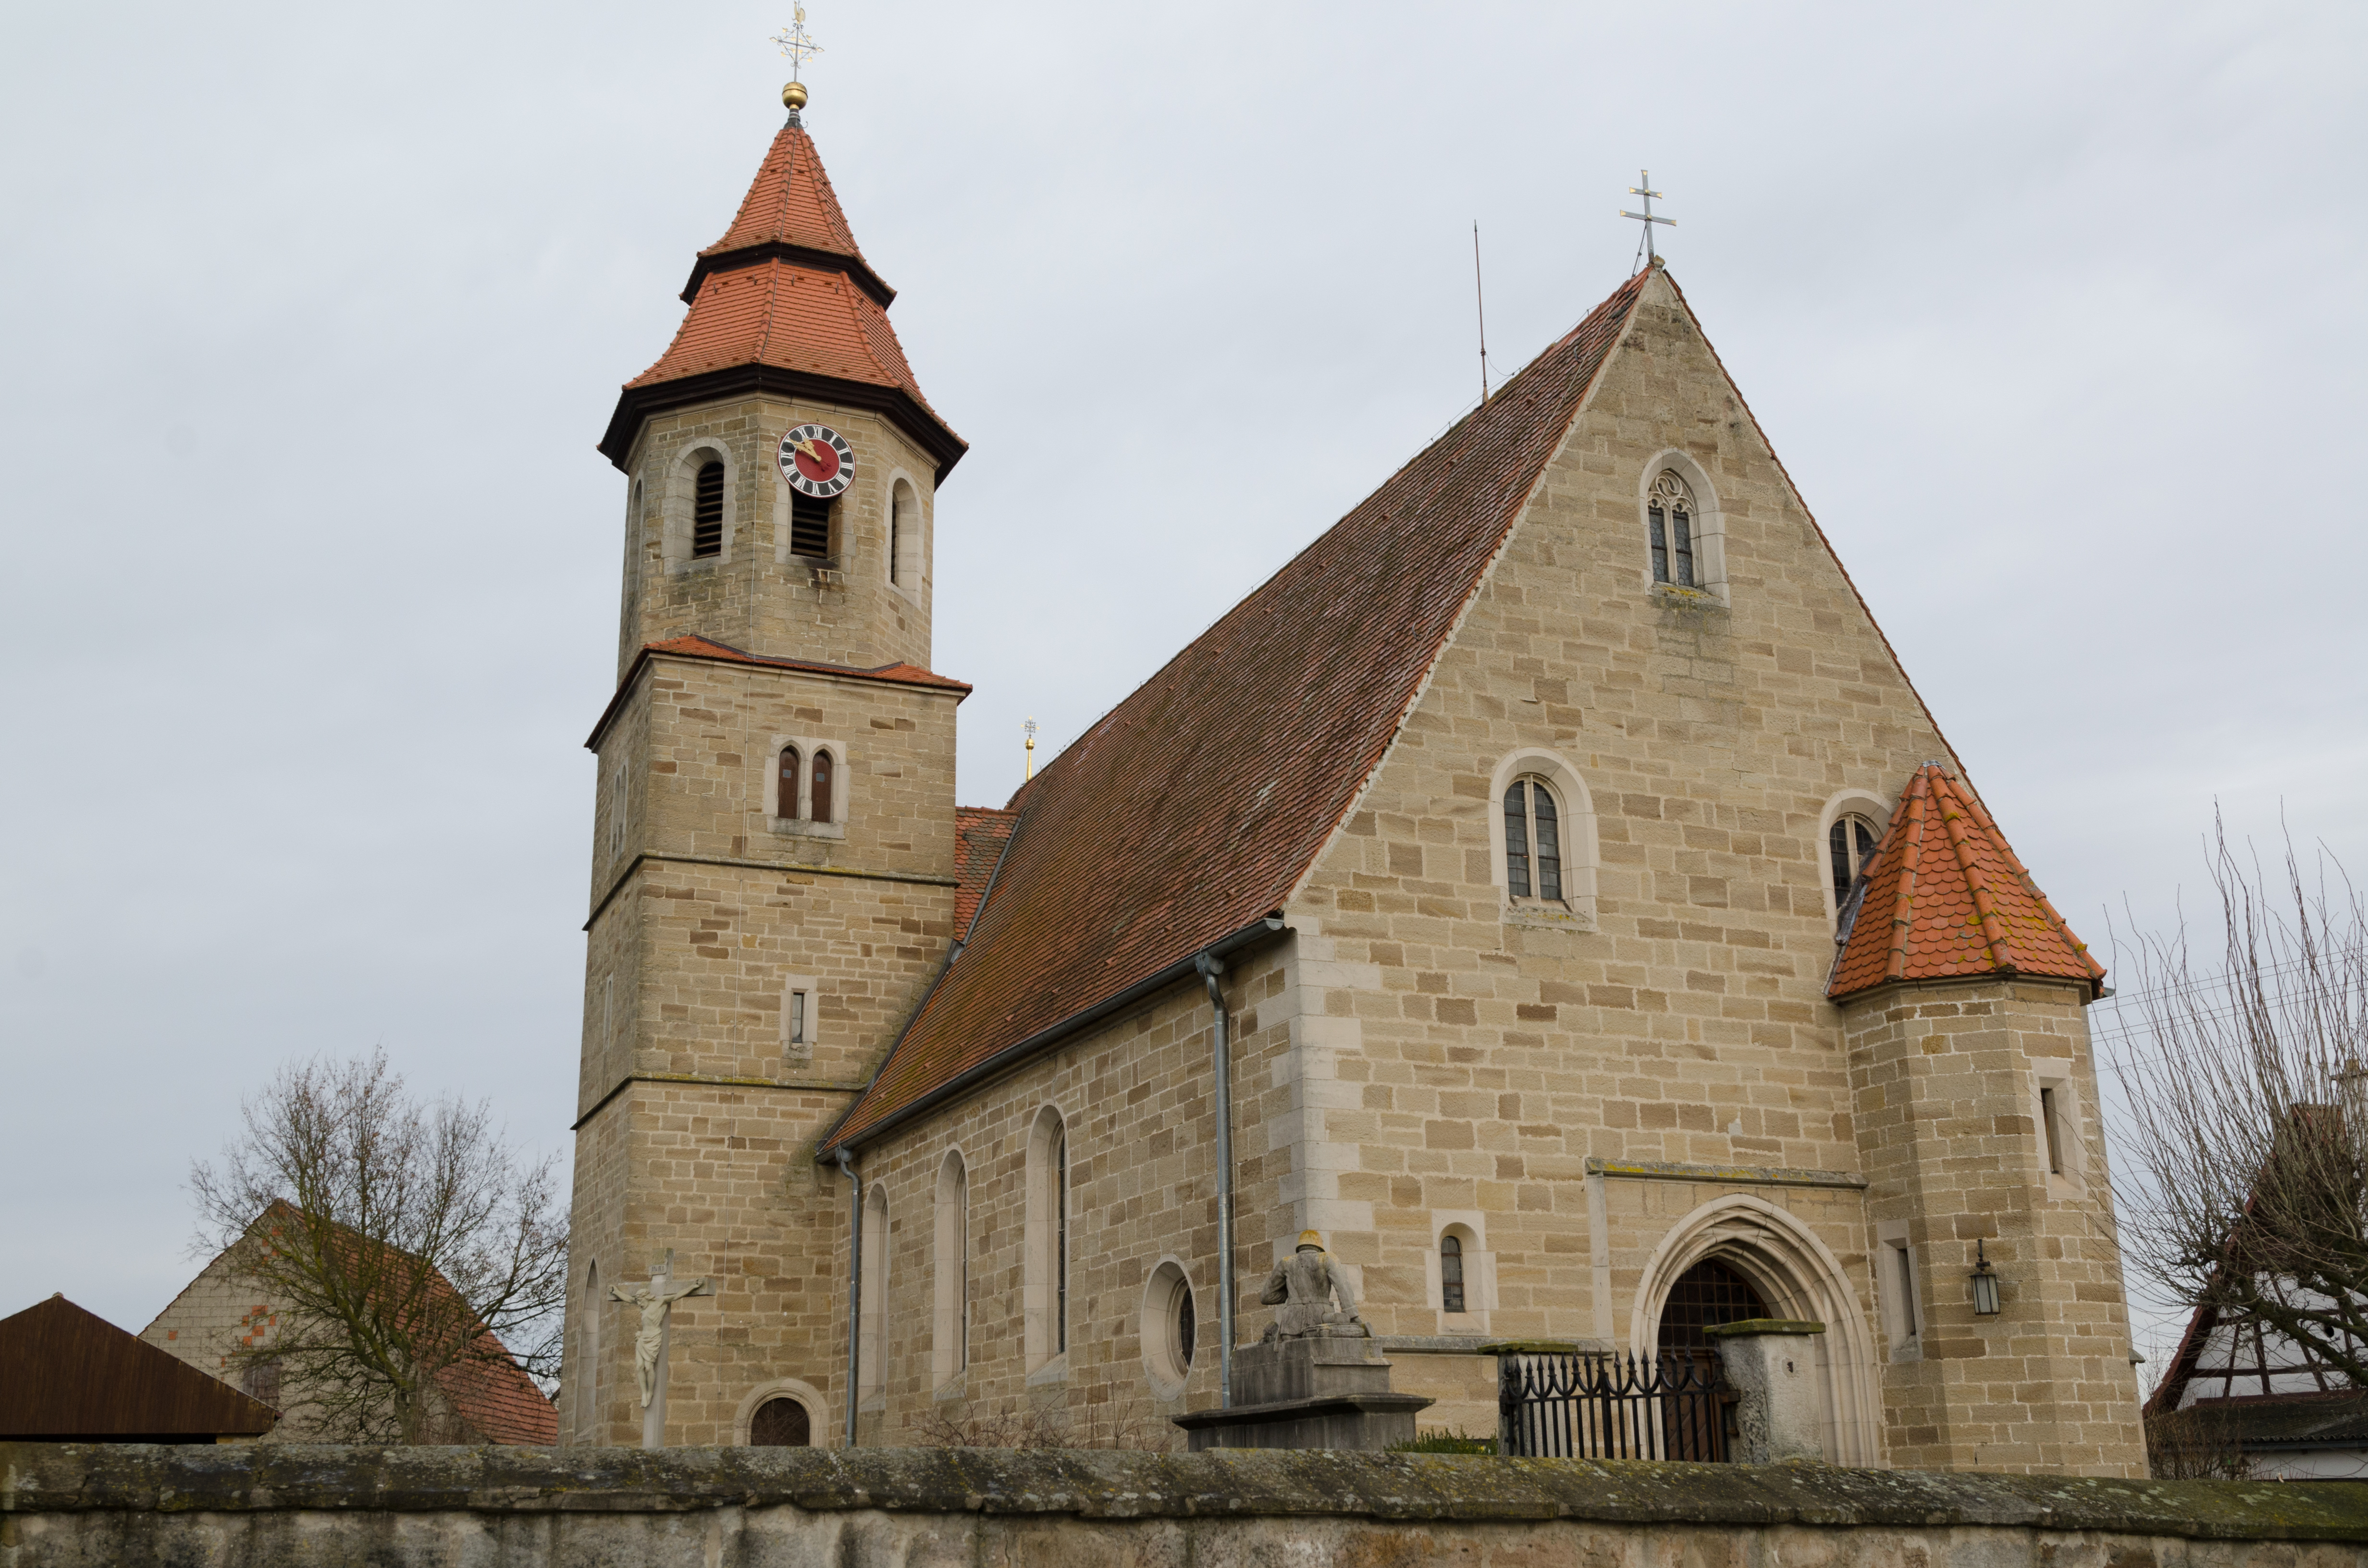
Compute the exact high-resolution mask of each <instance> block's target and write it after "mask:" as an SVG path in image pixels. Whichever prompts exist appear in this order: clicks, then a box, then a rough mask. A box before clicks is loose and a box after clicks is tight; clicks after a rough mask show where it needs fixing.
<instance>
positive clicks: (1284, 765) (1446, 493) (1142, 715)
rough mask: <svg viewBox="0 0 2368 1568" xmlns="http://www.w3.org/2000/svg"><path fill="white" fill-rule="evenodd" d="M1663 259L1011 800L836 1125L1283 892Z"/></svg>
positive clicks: (1438, 642) (1161, 961)
mask: <svg viewBox="0 0 2368 1568" xmlns="http://www.w3.org/2000/svg"><path fill="white" fill-rule="evenodd" d="M1655 276H1657V274H1656V273H1651V272H1646V273H1641V274H1639V275H1638V276H1637V277H1635V278H1631V279H1630V280H1629V281H1628V282H1627V283H1626V284H1624V285H1622V287H1621V288H1620V290H1618V291H1617V292H1615V293H1614V294H1612V296H1611V298H1610V299H1608V300H1606V301H1604V302H1603V303H1602V304H1601V305H1600V306H1598V307H1597V308H1596V309H1595V311H1594V312H1593V313H1591V314H1590V315H1588V318H1587V319H1586V320H1585V321H1583V322H1581V323H1580V324H1578V325H1577V327H1575V328H1573V329H1572V330H1571V332H1570V333H1569V334H1568V335H1566V336H1565V337H1564V338H1563V339H1562V340H1561V341H1560V342H1558V343H1556V344H1554V346H1553V347H1550V348H1548V349H1547V350H1546V351H1545V352H1544V353H1543V354H1542V355H1540V356H1539V357H1538V358H1536V359H1535V360H1534V361H1532V362H1531V364H1530V365H1529V367H1528V368H1527V369H1523V370H1522V371H1521V372H1520V374H1519V375H1517V376H1515V377H1514V378H1513V379H1512V380H1511V381H1508V382H1507V383H1506V385H1505V387H1504V389H1503V390H1502V391H1501V392H1498V393H1497V395H1496V396H1495V397H1494V398H1492V399H1491V400H1490V401H1489V402H1488V403H1487V405H1486V407H1485V408H1481V409H1478V410H1475V411H1474V413H1472V414H1471V415H1467V416H1466V417H1465V418H1464V419H1463V420H1462V421H1461V422H1459V423H1458V424H1457V425H1456V426H1454V428H1452V429H1451V430H1450V431H1448V433H1447V434H1446V435H1444V436H1442V437H1440V438H1439V439H1438V440H1437V441H1434V442H1433V443H1432V444H1431V445H1430V446H1429V449H1426V450H1424V451H1423V452H1422V453H1420V454H1419V455H1418V456H1417V457H1416V458H1415V459H1414V460H1413V461H1411V462H1409V463H1407V464H1406V467H1405V468H1403V469H1401V470H1399V471H1398V472H1397V473H1396V474H1395V476H1393V477H1392V478H1391V479H1390V481H1389V482H1388V483H1385V484H1383V486H1382V487H1381V488H1380V489H1379V490H1377V491H1375V492H1374V493H1373V494H1372V495H1371V496H1369V497H1367V498H1366V500H1365V501H1364V503H1363V504H1362V505H1360V506H1358V507H1357V508H1356V509H1355V510H1354V511H1352V512H1350V513H1349V515H1348V516H1347V517H1343V518H1342V519H1341V520H1340V521H1339V522H1338V523H1336V524H1335V525H1333V527H1332V528H1329V529H1327V530H1326V532H1325V533H1324V535H1323V536H1322V537H1321V538H1319V539H1318V540H1315V543H1313V544H1311V545H1309V546H1308V547H1307V548H1306V549H1305V550H1304V551H1301V552H1300V553H1299V555H1298V556H1297V557H1296V558H1295V559H1293V560H1292V562H1289V563H1288V564H1287V565H1285V566H1284V567H1283V568H1282V569H1281V571H1280V572H1277V573H1276V574H1274V575H1273V576H1272V577H1271V578H1269V579H1268V581H1267V582H1266V583H1265V585H1262V586H1261V587H1259V588H1258V590H1257V591H1256V592H1255V593H1253V594H1251V595H1250V596H1249V597H1247V598H1246V599H1244V600H1243V601H1242V602H1241V603H1240V604H1238V605H1236V606H1235V607H1234V608H1233V609H1231V610H1230V611H1228V612H1227V613H1226V614H1225V615H1224V616H1223V617H1222V618H1220V619H1218V621H1217V622H1216V624H1215V625H1213V626H1212V627H1210V628H1209V630H1208V631H1205V632H1203V633H1201V636H1200V637H1199V638H1198V639H1196V640H1195V641H1194V642H1192V644H1191V645H1190V647H1188V648H1186V649H1185V650H1184V651H1183V652H1182V653H1178V655H1177V656H1176V657H1175V658H1174V659H1172V660H1170V661H1169V662H1168V665H1167V668H1165V669H1163V670H1161V671H1160V672H1159V673H1158V674H1157V675H1156V676H1153V677H1152V678H1151V679H1150V680H1149V681H1147V682H1145V683H1144V685H1143V686H1142V687H1138V688H1137V689H1136V690H1135V691H1134V693H1133V695H1132V696H1130V697H1128V698H1127V699H1125V700H1124V701H1122V702H1121V703H1120V704H1119V705H1118V706H1117V707H1116V708H1114V709H1112V710H1110V713H1109V714H1107V715H1106V716H1105V717H1104V718H1103V719H1102V721H1101V722H1100V723H1099V724H1097V725H1095V726H1094V728H1093V729H1092V730H1090V731H1088V732H1087V733H1086V734H1085V735H1084V736H1083V737H1081V738H1080V739H1079V740H1078V741H1077V742H1076V744H1073V745H1071V746H1070V747H1069V748H1068V749H1067V750H1066V751H1064V752H1063V753H1062V754H1061V756H1059V757H1058V758H1056V759H1055V760H1054V761H1053V763H1052V765H1051V766H1050V767H1046V768H1045V769H1044V770H1043V771H1042V773H1040V774H1038V775H1037V776H1036V778H1034V779H1033V780H1031V781H1030V783H1029V784H1027V785H1026V786H1024V787H1023V788H1022V789H1021V790H1020V791H1019V794H1017V795H1016V796H1014V797H1013V798H1012V805H1013V806H1014V807H1015V808H1016V809H1017V810H1018V812H1019V822H1018V824H1017V826H1016V828H1015V829H1014V831H1013V834H1012V838H1011V842H1010V845H1009V846H1008V849H1006V850H1005V851H1004V852H1003V857H1002V866H1001V869H1000V870H999V871H997V872H996V878H995V886H994V888H993V889H992V891H991V892H989V893H988V895H987V896H986V898H985V903H984V906H983V907H982V908H980V910H979V912H978V918H977V920H976V921H975V923H974V924H973V926H972V927H971V930H970V945H969V947H968V948H967V949H965V950H964V951H963V952H962V955H961V956H960V957H959V958H957V959H956V960H954V961H953V963H952V964H951V966H950V967H949V968H948V969H947V971H946V972H945V975H944V978H943V979H942V980H941V981H940V982H939V984H938V985H937V987H936V988H935V989H934V990H933V991H932V992H931V993H930V994H929V996H928V999H927V1000H926V1001H925V1002H924V1003H923V1004H922V1006H921V1010H920V1012H919V1014H918V1016H916V1017H915V1019H914V1020H913V1023H912V1026H911V1027H910V1028H908V1029H907V1030H906V1031H905V1036H904V1038H903V1039H902V1040H900V1041H898V1043H897V1045H896V1046H895V1048H894V1050H892V1051H890V1052H889V1055H888V1059H887V1060H886V1062H883V1063H882V1067H881V1070H880V1072H879V1074H878V1075H877V1076H876V1077H875V1078H874V1079H873V1081H872V1083H871V1086H870V1088H868V1089H867V1090H866V1091H865V1093H864V1094H863V1096H861V1097H860V1099H858V1100H857V1102H856V1103H855V1105H854V1106H853V1107H852V1108H849V1110H848V1115H847V1117H846V1118H845V1119H843V1120H842V1121H841V1123H840V1125H839V1126H838V1128H837V1130H835V1131H833V1133H832V1134H831V1135H830V1138H829V1140H828V1141H827V1142H828V1144H829V1146H830V1147H836V1146H837V1145H838V1144H840V1143H843V1142H855V1141H859V1140H860V1139H861V1138H862V1136H863V1135H864V1134H866V1133H869V1132H874V1131H878V1130H879V1129H880V1128H881V1127H882V1125H883V1124H885V1123H887V1122H889V1121H890V1120H892V1119H903V1118H904V1117H905V1116H908V1115H912V1114H916V1111H917V1109H918V1108H921V1107H924V1106H926V1105H928V1104H930V1103H933V1101H934V1099H935V1097H937V1096H942V1095H945V1094H950V1093H952V1092H954V1090H953V1088H952V1085H957V1084H959V1083H962V1082H964V1081H967V1079H968V1076H969V1075H970V1074H975V1073H981V1072H988V1071H993V1070H994V1064H995V1063H996V1062H997V1061H998V1059H1001V1058H1004V1057H1005V1056H1006V1054H1007V1053H1012V1054H1014V1055H1016V1054H1018V1053H1021V1052H1024V1051H1027V1050H1029V1049H1031V1048H1032V1044H1031V1042H1033V1041H1035V1040H1037V1039H1038V1038H1039V1037H1046V1038H1050V1035H1049V1033H1048V1031H1056V1030H1057V1029H1059V1028H1065V1027H1069V1024H1070V1021H1071V1020H1075V1019H1076V1018H1077V1017H1080V1016H1081V1015H1087V1014H1089V1013H1091V1012H1092V1011H1093V1010H1094V1009H1097V1008H1099V1007H1102V1006H1110V1005H1112V1004H1114V1003H1115V1002H1116V1001H1117V999H1119V998H1122V997H1125V996H1127V995H1130V994H1135V993H1136V992H1137V991H1138V988H1140V987H1143V986H1145V985H1147V984H1154V983H1158V982H1159V981H1160V979H1161V977H1162V976H1164V975H1166V974H1168V973H1169V972H1171V971H1175V970H1176V968H1177V966H1178V965H1183V966H1186V968H1187V970H1188V971H1189V967H1190V963H1191V960H1192V958H1193V955H1194V954H1195V953H1197V952H1200V951H1202V950H1204V949H1208V948H1209V947H1211V946H1212V945H1213V944H1215V943H1217V942H1219V941H1221V940H1223V939H1224V938H1226V937H1231V936H1234V935H1235V934H1237V933H1243V932H1247V931H1248V930H1251V929H1253V928H1255V927H1256V926H1257V925H1258V922H1259V921H1260V919H1261V918H1262V917H1263V916H1265V915H1267V914H1268V913H1269V912H1270V911H1273V910H1276V909H1279V908H1280V907H1281V905H1282V903H1283V902H1284V900H1285V899H1287V898H1288V897H1289V896H1290V894H1291V891H1292V888H1293V887H1294V886H1296V885H1297V883H1298V882H1299V881H1300V879H1301V878H1302V877H1304V875H1305V874H1306V872H1307V869H1308V868H1309V866H1310V865H1311V864H1312V863H1313V862H1314V860H1315V856H1316V854H1317V853H1318V852H1319V851H1320V850H1321V849H1322V848H1323V846H1324V845H1325V844H1326V842H1327V841H1328V840H1329V838H1330V837H1331V835H1332V833H1333V832H1334V830H1335V829H1336V828H1337V827H1338V825H1339V824H1340V823H1341V821H1342V819H1343V818H1344V817H1345V816H1346V815H1347V813H1348V812H1349V810H1350V808H1351V807H1352V806H1353V805H1354V803H1355V801H1356V800H1357V798H1358V794H1359V792H1360V790H1362V789H1363V787H1364V784H1365V781H1366V779H1367V778H1370V777H1371V776H1372V771H1373V769H1374V767H1376V766H1378V765H1379V763H1380V761H1381V758H1382V756H1383V752H1384V750H1385V749H1386V748H1387V747H1388V745H1389V744H1390V742H1391V740H1392V739H1393V738H1394V737H1395V735H1396V734H1397V733H1398V727H1399V725H1400V724H1401V723H1402V722H1404V720H1405V718H1406V713H1407V711H1408V709H1409V707H1410V705H1411V704H1412V702H1413V701H1414V699H1415V698H1416V696H1417V693H1418V692H1419V691H1420V689H1421V686H1422V681H1423V678H1424V676H1426V675H1427V674H1428V672H1429V670H1430V668H1431V665H1433V663H1434V662H1435V661H1436V660H1437V658H1438V656H1439V653H1440V649H1441V648H1442V647H1443V646H1444V644H1445V642H1446V641H1447V637H1448V635H1449V633H1450V632H1451V631H1452V630H1453V628H1454V625H1455V622H1456V619H1457V618H1458V617H1459V616H1460V615H1461V614H1462V612H1463V608H1464V607H1465V605H1467V604H1468V603H1469V602H1470V600H1471V597H1472V595H1473V594H1474V591H1475V590H1476V589H1477V588H1478V586H1479V585H1480V580H1481V576H1482V574H1483V573H1484V572H1485V571H1486V568H1487V566H1488V563H1489V562H1490V561H1491V560H1492V559H1494V557H1495V556H1496V554H1497V550H1498V548H1499V547H1500V546H1501V545H1502V544H1503V542H1504V540H1505V538H1506V535H1507V533H1508V531H1509V530H1510V529H1511V528H1512V526H1513V523H1514V520H1515V519H1516V518H1517V517H1520V513H1521V510H1522V508H1523V506H1525V505H1526V504H1527V503H1528V501H1529V498H1530V494H1531V491H1532V490H1533V489H1534V488H1535V486H1536V484H1537V483H1538V481H1539V478H1540V476H1541V475H1542V474H1543V472H1544V470H1545V466H1546V463H1547V461H1548V460H1549V459H1551V458H1552V457H1553V455H1554V451H1555V449H1557V448H1558V447H1559V446H1560V445H1561V444H1562V440H1563V437H1564V434H1565V432H1566V431H1567V430H1568V429H1569V428H1570V425H1571V422H1572V420H1574V419H1575V418H1577V415H1578V412H1579V410H1580V408H1581V406H1582V405H1583V403H1584V402H1585V399H1586V396H1587V392H1588V388H1589V387H1590V386H1591V385H1592V384H1593V382H1594V380H1595V376H1596V372H1597V371H1598V370H1599V369H1601V367H1602V365H1603V362H1604V360H1605V358H1607V357H1608V356H1609V354H1610V353H1611V347H1612V345H1613V344H1614V343H1615V342H1617V341H1618V339H1619V337H1620V335H1621V332H1622V329H1623V328H1624V327H1625V326H1626V325H1627V323H1628V319H1629V316H1630V313H1631V312H1632V311H1633V310H1634V306H1635V303H1636V301H1637V298H1638V297H1639V295H1640V294H1641V293H1642V292H1643V290H1644V289H1645V286H1646V283H1647V282H1648V280H1649V279H1650V278H1653V277H1655Z"/></svg>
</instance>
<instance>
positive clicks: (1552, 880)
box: [1505, 778, 1562, 902]
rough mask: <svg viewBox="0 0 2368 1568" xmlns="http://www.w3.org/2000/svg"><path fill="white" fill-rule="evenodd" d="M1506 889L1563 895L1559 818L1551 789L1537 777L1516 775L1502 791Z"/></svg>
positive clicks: (1524, 893)
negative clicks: (1503, 798) (1503, 801)
mask: <svg viewBox="0 0 2368 1568" xmlns="http://www.w3.org/2000/svg"><path fill="white" fill-rule="evenodd" d="M1505 891H1506V892H1508V893H1510V894H1511V895H1512V896H1513V897H1515V898H1543V899H1552V900H1554V901H1556V902H1559V901H1560V900H1561V898H1562V817H1561V813H1560V812H1557V811H1555V809H1554V792H1553V791H1552V790H1548V789H1547V788H1546V787H1545V785H1544V783H1543V781H1542V780H1539V779H1536V778H1516V779H1514V780H1513V785H1512V788H1511V789H1509V790H1506V791H1505Z"/></svg>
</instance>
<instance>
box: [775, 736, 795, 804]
mask: <svg viewBox="0 0 2368 1568" xmlns="http://www.w3.org/2000/svg"><path fill="white" fill-rule="evenodd" d="M773 807H774V810H773V814H774V815H775V816H777V817H793V816H795V815H797V814H798V748H797V747H795V746H783V747H782V748H781V765H780V784H779V786H778V787H777V788H776V789H775V790H774V791H773Z"/></svg>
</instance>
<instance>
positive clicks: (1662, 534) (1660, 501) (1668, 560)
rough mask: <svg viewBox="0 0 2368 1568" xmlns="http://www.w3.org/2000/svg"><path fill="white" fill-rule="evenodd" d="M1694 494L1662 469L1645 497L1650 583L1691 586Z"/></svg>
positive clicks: (1673, 472)
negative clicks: (1651, 557) (1650, 568)
mask: <svg viewBox="0 0 2368 1568" xmlns="http://www.w3.org/2000/svg"><path fill="white" fill-rule="evenodd" d="M1694 513H1695V507H1694V493H1693V492H1692V491H1691V489H1689V488H1688V487H1687V485H1686V482H1685V481H1684V480H1682V479H1680V478H1679V477H1678V471H1677V470H1675V469H1672V468H1665V469H1663V470H1662V471H1661V472H1659V473H1658V474H1657V475H1656V476H1655V478H1654V480H1653V487H1652V488H1651V489H1650V490H1648V491H1646V492H1645V532H1646V533H1647V534H1649V535H1650V536H1651V541H1652V546H1653V581H1655V582H1656V583H1668V584H1671V585H1675V586H1677V587H1680V588H1691V587H1692V586H1693V585H1694Z"/></svg>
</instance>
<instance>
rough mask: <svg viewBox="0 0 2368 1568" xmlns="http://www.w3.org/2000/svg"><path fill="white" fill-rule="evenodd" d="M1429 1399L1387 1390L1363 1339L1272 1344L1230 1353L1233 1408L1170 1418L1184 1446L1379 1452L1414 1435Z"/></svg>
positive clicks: (1380, 1364) (1375, 1355) (1372, 1347)
mask: <svg viewBox="0 0 2368 1568" xmlns="http://www.w3.org/2000/svg"><path fill="white" fill-rule="evenodd" d="M1429 1403H1431V1402H1430V1401H1429V1399H1426V1398H1424V1397H1423V1396H1422V1395H1421V1394H1417V1393H1392V1392H1390V1364H1389V1362H1387V1361H1386V1360H1384V1359H1383V1358H1382V1354H1381V1349H1380V1347H1379V1346H1377V1345H1376V1344H1375V1343H1374V1342H1373V1341H1372V1340H1371V1339H1276V1340H1269V1341H1266V1342H1263V1343H1261V1344H1257V1345H1244V1346H1239V1347H1237V1348H1236V1349H1235V1351H1234V1403H1232V1404H1231V1405H1230V1406H1228V1407H1227V1408H1225V1409H1223V1410H1195V1411H1193V1412H1191V1413H1190V1414H1189V1415H1178V1416H1175V1417H1172V1419H1173V1420H1174V1421H1175V1423H1176V1425H1178V1426H1181V1427H1183V1428H1184V1430H1185V1432H1186V1433H1187V1434H1188V1436H1189V1440H1190V1445H1191V1449H1192V1451H1193V1452H1194V1453H1196V1454H1197V1453H1200V1452H1201V1451H1202V1450H1203V1449H1354V1450H1360V1451H1362V1452H1366V1453H1379V1452H1381V1451H1383V1449H1388V1448H1389V1447H1390V1446H1391V1445H1393V1444H1395V1443H1410V1442H1412V1441H1414V1437H1415V1422H1414V1418H1415V1412H1417V1411H1418V1410H1421V1409H1423V1408H1424V1407H1425V1406H1427V1405H1429Z"/></svg>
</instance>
